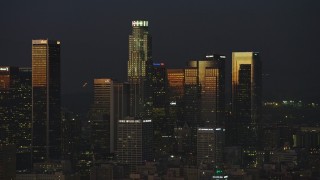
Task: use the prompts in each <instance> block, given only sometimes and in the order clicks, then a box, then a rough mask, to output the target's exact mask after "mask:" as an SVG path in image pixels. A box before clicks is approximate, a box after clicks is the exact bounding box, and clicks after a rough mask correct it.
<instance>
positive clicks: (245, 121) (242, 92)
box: [229, 52, 262, 165]
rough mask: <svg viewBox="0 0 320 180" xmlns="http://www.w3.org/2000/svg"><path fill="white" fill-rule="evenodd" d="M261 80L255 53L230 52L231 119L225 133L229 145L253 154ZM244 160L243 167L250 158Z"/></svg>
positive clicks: (258, 114) (258, 61) (259, 67)
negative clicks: (239, 147) (229, 138)
mask: <svg viewBox="0 0 320 180" xmlns="http://www.w3.org/2000/svg"><path fill="white" fill-rule="evenodd" d="M261 77H262V72H261V61H260V54H259V53H258V52H233V53H232V116H233V118H232V122H231V124H232V125H231V128H230V129H229V131H230V133H231V135H230V136H231V137H234V139H232V140H231V141H233V145H238V146H241V147H243V148H244V149H245V150H244V151H246V152H250V151H254V149H256V147H257V136H258V135H257V130H258V122H259V118H260V113H261V105H262V102H261V88H262V87H261ZM249 154H254V153H249ZM244 156H246V155H244ZM244 158H245V159H244V163H245V164H246V165H247V164H250V162H249V161H252V158H253V157H252V158H250V157H248V158H246V157H244ZM246 159H247V160H246ZM250 159H251V160H250Z"/></svg>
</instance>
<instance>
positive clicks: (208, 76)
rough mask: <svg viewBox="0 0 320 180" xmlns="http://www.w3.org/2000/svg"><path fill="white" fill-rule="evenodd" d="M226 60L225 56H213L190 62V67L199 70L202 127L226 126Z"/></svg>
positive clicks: (200, 122) (200, 123)
mask: <svg viewBox="0 0 320 180" xmlns="http://www.w3.org/2000/svg"><path fill="white" fill-rule="evenodd" d="M225 59H226V57H225V56H223V55H218V54H213V55H207V56H206V58H205V59H203V60H193V61H189V62H188V67H192V68H196V69H197V78H198V87H199V88H200V89H201V97H200V100H199V101H200V102H199V103H200V107H201V110H200V121H199V123H198V124H199V125H200V126H203V127H217V126H220V127H221V126H223V124H224V121H225V120H224V117H225Z"/></svg>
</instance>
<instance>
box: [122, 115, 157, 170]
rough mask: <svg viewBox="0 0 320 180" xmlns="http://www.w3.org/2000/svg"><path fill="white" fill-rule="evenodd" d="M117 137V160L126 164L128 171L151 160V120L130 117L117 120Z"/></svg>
mask: <svg viewBox="0 0 320 180" xmlns="http://www.w3.org/2000/svg"><path fill="white" fill-rule="evenodd" d="M117 138H118V140H117V155H118V160H119V161H120V162H121V163H124V164H128V165H129V168H130V171H132V172H133V171H135V170H136V166H138V165H143V163H144V162H146V161H152V160H153V126H152V120H141V119H135V118H131V117H126V118H124V119H122V120H118V129H117Z"/></svg>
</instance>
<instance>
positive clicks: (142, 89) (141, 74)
mask: <svg viewBox="0 0 320 180" xmlns="http://www.w3.org/2000/svg"><path fill="white" fill-rule="evenodd" d="M151 45H152V44H151V35H150V34H149V29H148V21H141V20H137V21H132V34H131V35H129V60H128V82H129V84H130V101H129V102H130V116H141V114H142V113H143V112H146V113H147V114H148V113H150V108H148V107H150V105H151V104H150V103H151V101H152V92H151V91H152V90H151V87H150V86H152V85H151V84H152V82H151V81H152V60H151V58H152V49H151V48H152V47H151Z"/></svg>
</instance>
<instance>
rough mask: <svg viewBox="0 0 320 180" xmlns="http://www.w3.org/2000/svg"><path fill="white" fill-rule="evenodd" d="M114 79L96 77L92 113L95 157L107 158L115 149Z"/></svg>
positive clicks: (92, 142) (92, 141)
mask: <svg viewBox="0 0 320 180" xmlns="http://www.w3.org/2000/svg"><path fill="white" fill-rule="evenodd" d="M113 107H114V106H113V81H112V79H109V78H100V79H94V102H93V107H92V113H91V120H90V121H91V144H92V147H93V153H94V155H95V159H106V157H107V155H108V154H109V153H111V152H112V151H113V133H112V132H111V131H113V130H114V113H113Z"/></svg>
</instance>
